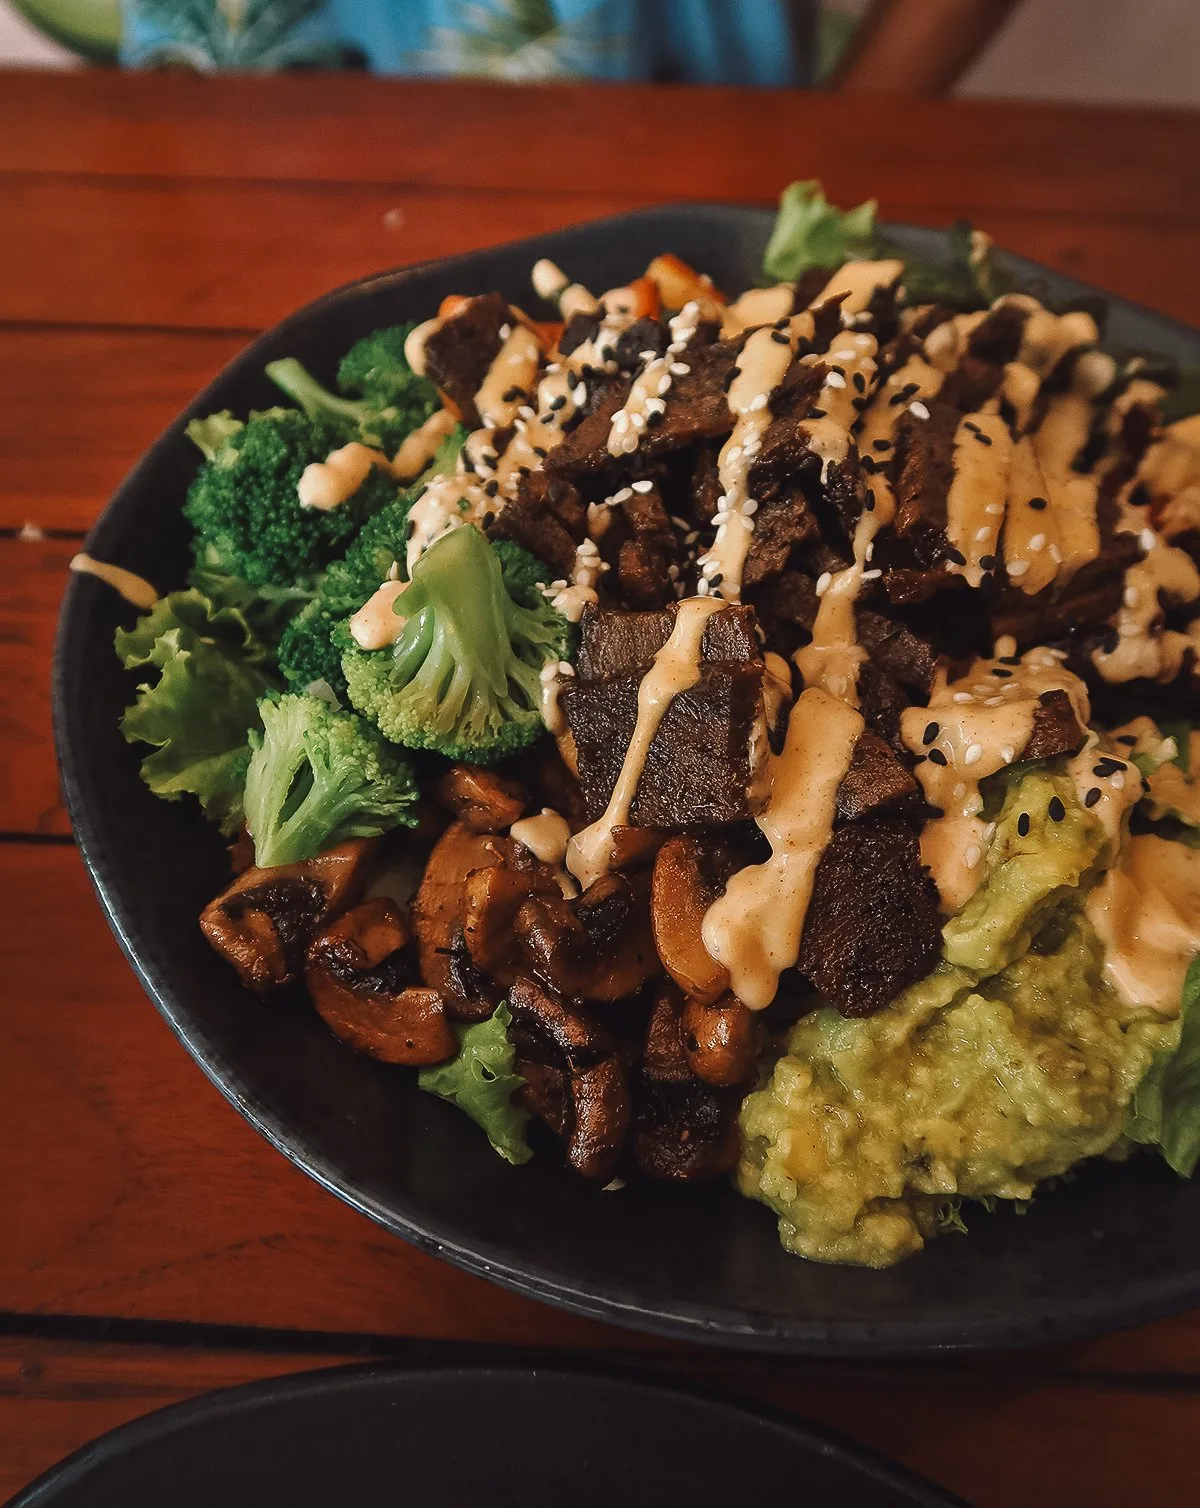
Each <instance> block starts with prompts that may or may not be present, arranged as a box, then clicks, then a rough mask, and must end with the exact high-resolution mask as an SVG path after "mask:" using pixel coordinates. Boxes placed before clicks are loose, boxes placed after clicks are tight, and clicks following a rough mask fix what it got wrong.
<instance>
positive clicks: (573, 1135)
mask: <svg viewBox="0 0 1200 1508" xmlns="http://www.w3.org/2000/svg"><path fill="white" fill-rule="evenodd" d="M508 1007H509V1010H510V1011H511V1012H512V1019H513V1038H514V1041H515V1043H516V1045H517V1050H518V1058H519V1060H521V1061H523V1062H534V1063H542V1064H544V1065H545V1066H546V1067H547V1068H548V1069H550V1070H557V1072H558V1073H559V1074H561V1076H562V1077H561V1081H558V1080H554V1079H553V1078H552V1077H551V1076H550V1075H546V1076H544V1077H543V1079H542V1080H541V1082H540V1084H539V1085H538V1086H537V1087H538V1088H540V1089H541V1090H542V1091H543V1093H544V1095H545V1102H546V1103H547V1104H552V1103H553V1094H554V1091H555V1089H556V1087H558V1085H559V1084H561V1087H562V1088H564V1089H565V1091H566V1094H565V1102H563V1103H562V1108H561V1110H560V1111H558V1112H557V1114H558V1116H559V1118H560V1119H561V1124H562V1133H561V1134H562V1135H563V1136H564V1137H565V1139H566V1144H567V1145H566V1161H567V1165H568V1166H569V1167H571V1168H574V1169H575V1171H576V1172H577V1173H580V1174H581V1175H582V1176H583V1177H584V1178H590V1179H596V1180H598V1181H600V1182H607V1180H608V1179H609V1178H611V1177H612V1175H613V1172H614V1170H615V1168H616V1165H617V1158H618V1156H619V1155H620V1152H621V1147H622V1145H623V1143H624V1141H625V1135H626V1133H627V1131H628V1130H629V1120H630V1114H631V1106H630V1097H629V1081H628V1075H627V1073H626V1071H625V1064H624V1061H623V1060H622V1057H621V1055H620V1053H619V1052H618V1050H617V1045H616V1043H615V1041H614V1040H613V1038H612V1036H611V1035H610V1034H609V1033H608V1032H607V1031H606V1030H605V1029H604V1027H602V1026H601V1025H600V1024H599V1023H598V1022H596V1021H594V1020H593V1019H592V1018H591V1017H590V1016H588V1015H587V1014H586V1013H585V1012H583V1011H581V1010H579V1009H577V1008H575V1007H572V1006H568V1005H565V1004H564V1003H563V1002H562V1001H561V1000H559V999H558V998H557V997H556V996H554V995H552V994H551V993H550V992H549V991H547V990H544V989H542V988H541V987H540V986H539V985H537V984H535V983H534V982H533V980H531V979H526V978H524V977H522V978H518V979H516V980H515V981H514V982H513V986H512V988H511V989H510V990H509V994H508ZM547 1119H549V1117H547Z"/></svg>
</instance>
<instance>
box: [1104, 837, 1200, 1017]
mask: <svg viewBox="0 0 1200 1508" xmlns="http://www.w3.org/2000/svg"><path fill="white" fill-rule="evenodd" d="M1087 915H1088V920H1089V921H1090V922H1091V924H1092V926H1093V927H1095V929H1096V932H1097V934H1098V935H1099V937H1100V940H1101V942H1103V944H1104V951H1105V962H1104V972H1105V976H1106V977H1107V979H1108V982H1109V983H1110V984H1111V985H1112V986H1113V988H1114V989H1115V990H1116V991H1117V993H1118V994H1119V995H1120V996H1121V997H1122V999H1124V1000H1126V1001H1128V1002H1129V1003H1130V1004H1132V1005H1143V1006H1149V1007H1152V1008H1153V1009H1154V1010H1156V1011H1159V1012H1161V1013H1162V1015H1164V1016H1175V1015H1178V1013H1179V1007H1180V1000H1181V996H1182V993H1183V981H1184V976H1185V975H1186V973H1187V970H1188V967H1189V965H1190V964H1191V962H1192V959H1193V958H1195V957H1196V955H1197V954H1198V953H1200V849H1195V848H1188V847H1186V846H1185V845H1184V844H1182V843H1172V842H1169V841H1167V840H1166V839H1164V838H1159V837H1155V836H1153V835H1150V834H1146V835H1143V836H1139V837H1134V838H1130V839H1129V841H1128V843H1127V844H1126V846H1125V849H1124V851H1123V853H1122V855H1121V859H1120V862H1119V863H1118V864H1117V865H1116V866H1115V867H1114V868H1112V869H1110V870H1109V871H1108V873H1107V874H1106V875H1105V876H1104V878H1103V880H1102V881H1101V882H1100V884H1098V885H1097V886H1096V888H1095V889H1094V890H1093V891H1092V892H1091V894H1090V895H1089V896H1088V900H1087Z"/></svg>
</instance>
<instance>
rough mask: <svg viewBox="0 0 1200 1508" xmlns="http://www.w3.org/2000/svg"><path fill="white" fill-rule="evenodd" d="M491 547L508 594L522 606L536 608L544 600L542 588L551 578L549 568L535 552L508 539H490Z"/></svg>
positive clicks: (551, 573)
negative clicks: (498, 563)
mask: <svg viewBox="0 0 1200 1508" xmlns="http://www.w3.org/2000/svg"><path fill="white" fill-rule="evenodd" d="M492 549H493V550H495V552H496V555H497V557H498V558H499V561H500V569H501V570H502V571H503V572H504V585H505V586H506V587H507V588H508V595H509V596H510V597H512V598H513V600H514V601H516V602H519V603H520V604H521V606H522V607H537V606H538V604H539V603H541V602H544V601H545V593H544V592H543V591H542V587H544V586H546V585H548V583H549V582H550V581H552V580H553V578H554V572H553V571H552V570H551V569H550V567H549V566H548V565H546V564H545V563H544V562H543V561H540V560H539V559H538V558H537V556H536V555H531V554H530V553H529V551H528V550H523V549H522V548H521V546H520V545H518V544H514V543H513V541H512V540H511V539H494V540H493V541H492Z"/></svg>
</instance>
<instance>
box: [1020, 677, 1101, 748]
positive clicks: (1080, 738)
mask: <svg viewBox="0 0 1200 1508" xmlns="http://www.w3.org/2000/svg"><path fill="white" fill-rule="evenodd" d="M1086 738H1087V729H1086V728H1084V727H1083V726H1082V725H1081V724H1080V721H1079V719H1078V718H1077V717H1076V715H1075V708H1074V707H1073V706H1072V705H1071V698H1070V697H1069V696H1068V695H1067V693H1066V692H1065V691H1043V692H1042V694H1041V696H1039V697H1038V703H1037V706H1036V707H1035V708H1034V709H1033V731H1032V732H1031V733H1030V735H1029V742H1028V743H1027V744H1026V745H1025V747H1024V748H1023V749H1022V750H1021V758H1022V759H1023V760H1026V759H1053V758H1054V756H1055V755H1056V754H1077V753H1078V752H1079V750H1080V749H1082V748H1083V745H1084V741H1085V740H1086Z"/></svg>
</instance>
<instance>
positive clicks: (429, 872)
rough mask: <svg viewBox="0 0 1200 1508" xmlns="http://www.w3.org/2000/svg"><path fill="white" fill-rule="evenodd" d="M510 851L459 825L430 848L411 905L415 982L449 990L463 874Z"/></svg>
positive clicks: (503, 843)
mask: <svg viewBox="0 0 1200 1508" xmlns="http://www.w3.org/2000/svg"><path fill="white" fill-rule="evenodd" d="M515 846H516V845H514V844H512V843H510V842H509V840H508V839H506V838H496V837H491V836H489V835H487V834H486V833H473V832H472V831H471V830H470V828H468V827H467V826H466V825H465V824H464V823H462V822H452V823H451V824H450V826H449V827H448V828H447V829H446V831H445V832H444V833H443V834H442V836H441V837H440V838H439V839H438V841H437V843H436V844H434V847H433V852H432V853H431V854H430V855H429V859H428V861H427V863H426V865H425V873H424V875H423V876H422V877H421V884H420V888H419V889H418V891H417V894H416V896H415V897H414V899H413V903H412V925H413V931H414V933H415V934H416V938H417V949H418V953H419V955H420V960H421V978H422V979H423V980H424V981H425V983H426V984H427V985H430V986H431V987H432V988H433V989H435V990H438V991H440V992H442V993H443V994H445V993H449V992H451V991H453V989H454V984H453V981H452V980H451V978H450V969H451V958H452V951H453V947H454V940H455V932H456V929H461V924H462V913H463V892H464V889H465V886H466V883H467V877H468V875H470V874H471V873H472V872H473V871H474V870H476V869H487V868H490V867H492V866H494V865H496V864H499V863H502V862H503V861H504V860H505V859H506V858H507V857H508V855H509V854H510V853H511V851H512V849H513V848H514V847H515ZM490 1013H491V1012H490V1009H489V1010H488V1011H487V1012H485V1014H489V1015H490Z"/></svg>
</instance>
